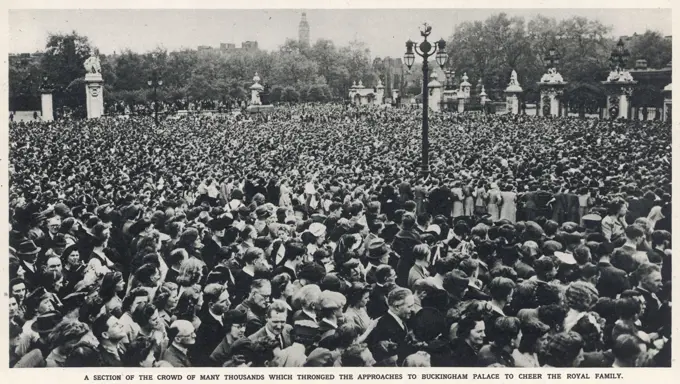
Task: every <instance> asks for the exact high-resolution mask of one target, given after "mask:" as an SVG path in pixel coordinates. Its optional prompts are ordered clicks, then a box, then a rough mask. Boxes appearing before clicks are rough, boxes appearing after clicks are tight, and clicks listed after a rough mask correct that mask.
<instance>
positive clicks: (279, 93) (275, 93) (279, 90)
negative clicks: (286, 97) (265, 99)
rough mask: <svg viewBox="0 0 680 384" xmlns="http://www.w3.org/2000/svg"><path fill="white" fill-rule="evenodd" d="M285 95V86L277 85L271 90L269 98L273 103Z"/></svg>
mask: <svg viewBox="0 0 680 384" xmlns="http://www.w3.org/2000/svg"><path fill="white" fill-rule="evenodd" d="M282 97H283V87H281V86H279V85H276V86H274V87H272V90H271V92H269V100H270V101H271V102H272V103H275V102H278V101H281V98H282Z"/></svg>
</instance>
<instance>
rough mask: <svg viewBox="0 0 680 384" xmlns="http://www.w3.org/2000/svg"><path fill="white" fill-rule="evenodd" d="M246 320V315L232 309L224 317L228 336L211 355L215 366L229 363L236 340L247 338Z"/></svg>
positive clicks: (226, 335)
mask: <svg viewBox="0 0 680 384" xmlns="http://www.w3.org/2000/svg"><path fill="white" fill-rule="evenodd" d="M246 320H247V315H246V313H244V312H242V311H240V310H237V309H231V310H229V311H227V312H225V313H224V314H223V315H222V324H223V326H224V331H225V332H226V334H225V336H224V338H223V339H222V340H221V341H220V343H219V344H218V345H217V347H215V349H214V350H213V351H212V353H211V354H210V361H211V362H212V363H213V364H216V366H218V367H221V366H222V365H223V364H224V363H225V362H226V361H227V356H228V355H229V350H230V349H231V346H232V345H234V343H235V342H236V340H239V339H241V338H244V337H245V333H246Z"/></svg>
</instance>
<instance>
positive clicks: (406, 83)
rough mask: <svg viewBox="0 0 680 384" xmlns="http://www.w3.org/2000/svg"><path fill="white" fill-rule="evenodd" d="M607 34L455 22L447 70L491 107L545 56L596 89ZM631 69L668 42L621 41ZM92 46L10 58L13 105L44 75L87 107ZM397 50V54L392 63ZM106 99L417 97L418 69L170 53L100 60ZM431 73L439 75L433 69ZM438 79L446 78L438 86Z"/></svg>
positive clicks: (361, 49) (569, 27)
mask: <svg viewBox="0 0 680 384" xmlns="http://www.w3.org/2000/svg"><path fill="white" fill-rule="evenodd" d="M610 34H611V28H610V27H608V26H606V25H603V24H602V23H600V22H599V21H597V20H590V19H587V18H584V17H572V18H569V19H565V20H561V21H558V20H556V19H554V18H549V17H545V16H541V15H538V16H536V17H534V18H532V19H530V20H528V21H527V20H525V19H524V18H522V17H510V16H508V15H507V14H505V13H498V14H495V15H492V16H490V17H488V18H487V19H486V20H483V21H473V22H464V23H462V24H460V25H459V26H458V27H457V28H456V30H455V32H454V33H453V35H452V36H451V37H450V38H449V41H448V48H447V49H448V53H449V62H448V63H447V67H450V68H451V69H453V70H455V71H456V74H457V77H458V78H460V76H461V75H462V74H463V73H464V72H465V73H467V74H468V76H469V78H470V80H469V81H470V82H471V83H473V84H478V83H479V80H480V79H482V83H483V84H484V85H485V87H486V92H487V93H488V94H489V96H490V97H491V98H492V99H500V98H501V97H502V92H503V90H504V89H505V87H506V86H507V83H508V80H509V77H510V72H511V71H512V70H513V69H514V70H516V71H517V73H518V78H519V81H520V83H521V84H522V85H523V86H524V87H525V88H526V89H529V88H531V86H532V85H534V84H535V83H536V82H537V81H538V80H539V79H540V76H541V75H542V74H543V73H544V72H545V62H544V58H545V56H546V53H547V52H548V50H549V49H550V48H555V49H556V51H557V53H558V54H559V55H560V57H561V61H560V65H559V67H558V69H559V71H560V73H561V74H562V75H563V76H564V77H565V79H567V81H569V82H578V83H592V84H596V83H597V82H599V81H600V80H603V79H604V76H606V73H607V69H608V65H609V62H608V59H609V54H610V52H611V50H612V48H613V47H614V45H615V43H616V41H617V39H615V38H613V37H612V36H610ZM627 47H628V49H629V50H630V52H631V57H630V62H629V67H633V66H634V63H635V60H637V59H646V60H647V62H648V66H649V67H651V68H660V67H664V66H665V65H667V64H668V62H669V61H670V59H671V42H670V41H669V40H668V39H665V38H664V37H663V36H662V35H661V34H659V33H658V32H655V31H646V32H644V33H642V34H639V35H638V34H636V35H633V36H632V37H631V38H630V39H629V40H628V42H627ZM94 48H95V47H93V46H92V44H91V43H90V41H89V40H88V38H87V37H86V36H81V35H79V34H77V33H76V32H71V33H68V34H51V35H49V36H48V39H47V42H46V46H45V50H44V52H43V54H42V58H41V59H40V60H39V61H36V62H33V61H29V62H28V63H27V62H24V61H21V60H10V68H9V88H10V103H12V100H18V99H20V98H22V97H23V98H27V97H28V98H31V97H32V98H34V99H35V98H37V97H38V95H39V86H40V84H41V83H42V77H47V78H49V82H50V83H52V84H53V86H54V89H55V93H58V97H56V98H55V100H56V102H57V107H58V106H59V104H63V105H70V106H74V107H75V106H77V105H81V106H82V105H84V89H81V88H82V86H83V85H82V82H78V81H76V80H77V79H82V78H83V76H84V74H85V70H84V68H83V62H84V61H85V59H86V58H87V57H88V56H89V55H90V54H91V52H92V51H93V50H94ZM401 54H402V52H395V57H399V56H400V55H401ZM100 59H101V62H102V75H103V76H104V81H105V92H106V100H107V101H108V102H115V101H118V100H125V101H128V102H139V101H145V100H149V98H150V97H151V94H152V92H151V90H150V87H149V86H148V85H147V80H149V79H150V77H151V76H152V73H154V71H155V72H156V73H157V74H158V76H159V78H161V79H162V80H163V86H162V87H160V88H158V93H159V96H160V97H162V98H164V99H179V98H185V99H213V100H218V99H222V100H224V99H241V100H243V99H246V98H247V97H249V92H248V91H247V89H248V87H249V86H250V85H252V78H253V76H254V74H255V72H257V73H258V74H259V76H260V77H261V78H262V80H263V83H266V84H268V85H269V86H270V87H271V93H270V95H269V99H270V101H272V102H277V101H328V100H337V99H344V98H346V97H347V95H348V91H349V88H350V87H351V85H352V83H353V82H354V81H356V82H358V81H359V80H361V81H362V82H363V84H364V85H365V86H366V87H374V86H376V85H377V83H378V81H379V80H381V81H382V82H383V84H384V85H385V87H386V92H385V95H386V96H387V97H391V91H392V89H397V90H399V91H400V92H401V94H402V95H417V94H420V92H421V90H422V81H423V79H422V73H421V70H420V68H421V66H420V64H419V63H418V61H417V62H416V64H415V65H414V66H413V68H411V70H409V69H407V68H406V67H405V66H403V65H401V64H399V63H398V62H397V61H396V60H394V59H390V60H388V58H385V59H382V58H380V57H371V51H370V49H369V47H368V46H367V45H366V44H365V43H363V42H360V41H353V42H350V43H349V44H348V45H346V46H340V47H338V46H336V45H335V43H333V41H331V40H328V39H319V40H317V41H316V42H315V43H314V44H312V45H311V46H305V45H302V44H299V43H298V42H297V41H295V40H292V39H288V40H287V41H286V42H285V43H284V44H282V45H281V46H280V47H279V49H278V50H275V51H271V52H270V51H264V50H242V49H232V50H220V49H208V50H192V49H184V50H179V51H174V52H168V51H167V50H165V49H160V48H158V49H156V50H153V51H151V52H145V53H137V52H132V51H130V50H125V51H123V52H119V53H117V54H114V55H100ZM430 68H434V69H436V70H438V71H439V70H441V69H440V68H439V67H438V66H437V65H436V64H435V63H434V62H432V63H430ZM442 80H443V79H442Z"/></svg>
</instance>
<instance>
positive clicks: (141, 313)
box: [132, 303, 156, 327]
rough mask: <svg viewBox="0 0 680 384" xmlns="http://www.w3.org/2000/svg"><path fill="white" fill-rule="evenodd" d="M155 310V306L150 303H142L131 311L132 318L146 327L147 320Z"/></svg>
mask: <svg viewBox="0 0 680 384" xmlns="http://www.w3.org/2000/svg"><path fill="white" fill-rule="evenodd" d="M154 312H156V306H155V305H153V304H151V303H143V304H141V305H139V306H137V308H135V311H134V312H133V313H132V320H133V321H134V322H135V323H137V324H138V325H139V326H141V327H146V326H147V325H149V320H150V319H151V316H153V314H154Z"/></svg>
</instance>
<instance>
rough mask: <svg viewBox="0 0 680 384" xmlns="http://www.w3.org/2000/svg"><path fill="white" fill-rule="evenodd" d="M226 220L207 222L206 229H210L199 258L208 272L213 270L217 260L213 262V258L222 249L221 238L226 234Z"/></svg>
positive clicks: (217, 219)
mask: <svg viewBox="0 0 680 384" xmlns="http://www.w3.org/2000/svg"><path fill="white" fill-rule="evenodd" d="M227 226H228V225H227V219H225V218H216V219H212V220H210V221H209V222H208V228H209V229H210V233H209V236H206V238H205V239H204V240H203V248H202V249H201V258H202V259H203V261H204V262H205V265H206V266H207V267H208V269H209V270H211V269H213V268H214V267H215V265H216V264H217V263H218V262H219V260H215V256H216V255H217V254H218V252H219V250H220V249H221V248H222V246H223V245H226V244H222V238H223V237H224V234H225V232H226V228H227Z"/></svg>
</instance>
